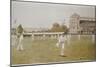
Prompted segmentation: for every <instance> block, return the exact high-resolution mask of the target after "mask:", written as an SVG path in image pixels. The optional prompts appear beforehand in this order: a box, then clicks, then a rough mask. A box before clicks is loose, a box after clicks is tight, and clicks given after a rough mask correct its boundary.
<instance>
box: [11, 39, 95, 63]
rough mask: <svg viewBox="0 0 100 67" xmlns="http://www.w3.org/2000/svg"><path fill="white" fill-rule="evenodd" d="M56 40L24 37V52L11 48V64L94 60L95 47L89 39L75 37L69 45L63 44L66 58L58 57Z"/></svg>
mask: <svg viewBox="0 0 100 67" xmlns="http://www.w3.org/2000/svg"><path fill="white" fill-rule="evenodd" d="M56 43H57V40H55V39H47V40H34V41H32V40H31V38H29V37H25V38H24V41H23V45H24V50H23V51H17V50H16V47H17V46H13V47H12V64H35V63H47V62H60V61H69V62H70V61H75V60H91V61H95V59H96V55H95V54H96V45H95V43H93V42H92V41H91V38H90V37H81V40H78V39H77V38H76V37H74V38H72V39H71V43H70V45H68V44H67V42H66V43H65V50H64V53H65V55H66V57H61V56H60V49H59V48H57V47H56Z"/></svg>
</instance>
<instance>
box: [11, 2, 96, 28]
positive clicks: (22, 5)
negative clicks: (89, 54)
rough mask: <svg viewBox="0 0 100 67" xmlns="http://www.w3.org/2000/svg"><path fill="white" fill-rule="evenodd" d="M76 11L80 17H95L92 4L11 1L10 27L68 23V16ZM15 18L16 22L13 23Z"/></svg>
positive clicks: (48, 26)
mask: <svg viewBox="0 0 100 67" xmlns="http://www.w3.org/2000/svg"><path fill="white" fill-rule="evenodd" d="M73 13H77V14H79V15H80V16H82V17H93V18H95V7H94V6H82V5H81V6H80V5H64V4H50V3H49V4H48V3H35V2H20V1H19V2H18V1H13V2H12V27H14V26H17V25H19V24H22V26H23V27H28V28H39V27H43V28H50V27H51V26H52V24H53V23H55V22H58V23H60V24H61V23H63V22H64V20H65V23H66V25H68V24H69V17H70V16H71V15H72V14H73ZM15 20H16V23H15Z"/></svg>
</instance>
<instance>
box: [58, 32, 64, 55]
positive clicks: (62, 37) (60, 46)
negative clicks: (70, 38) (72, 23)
mask: <svg viewBox="0 0 100 67" xmlns="http://www.w3.org/2000/svg"><path fill="white" fill-rule="evenodd" d="M65 41H66V37H65V35H64V34H62V35H61V36H60V37H59V38H58V42H57V44H56V46H57V47H59V48H60V51H61V52H60V55H61V56H65V55H64V47H65Z"/></svg>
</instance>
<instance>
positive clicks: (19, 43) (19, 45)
mask: <svg viewBox="0 0 100 67" xmlns="http://www.w3.org/2000/svg"><path fill="white" fill-rule="evenodd" d="M17 50H23V34H21V35H20V36H19V38H18V46H17Z"/></svg>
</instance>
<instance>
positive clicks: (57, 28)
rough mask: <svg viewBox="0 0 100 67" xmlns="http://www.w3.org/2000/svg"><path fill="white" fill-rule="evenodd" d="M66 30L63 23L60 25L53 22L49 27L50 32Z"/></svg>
mask: <svg viewBox="0 0 100 67" xmlns="http://www.w3.org/2000/svg"><path fill="white" fill-rule="evenodd" d="M66 31H68V28H67V26H66V25H64V24H62V25H60V24H58V23H54V24H53V25H52V28H51V32H66Z"/></svg>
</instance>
